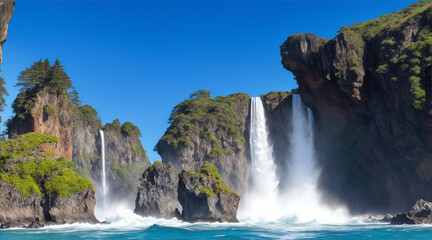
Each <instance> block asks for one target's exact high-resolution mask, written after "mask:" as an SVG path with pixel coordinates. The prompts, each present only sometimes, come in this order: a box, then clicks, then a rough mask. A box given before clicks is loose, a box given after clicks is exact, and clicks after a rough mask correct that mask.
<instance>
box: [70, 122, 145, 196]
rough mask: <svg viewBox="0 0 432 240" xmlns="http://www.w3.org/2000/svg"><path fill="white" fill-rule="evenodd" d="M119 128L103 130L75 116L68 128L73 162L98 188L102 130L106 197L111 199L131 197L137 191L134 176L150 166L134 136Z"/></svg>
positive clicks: (138, 141) (137, 176) (138, 175)
mask: <svg viewBox="0 0 432 240" xmlns="http://www.w3.org/2000/svg"><path fill="white" fill-rule="evenodd" d="M118 125H119V128H118V129H115V130H111V131H107V130H106V129H104V127H102V126H101V125H99V124H97V123H96V122H94V121H88V120H87V119H85V118H83V117H75V118H74V120H73V129H72V145H73V158H72V159H73V161H74V162H76V163H77V164H78V167H79V168H78V169H77V171H78V172H79V173H80V174H81V175H83V176H87V177H88V178H89V179H92V181H93V182H94V183H95V185H96V187H97V189H100V188H101V186H100V184H99V183H100V179H101V177H102V172H101V164H102V163H101V158H100V156H101V136H100V132H99V130H101V129H104V135H105V163H106V166H107V167H106V171H107V175H106V176H107V181H108V183H109V186H110V189H109V192H110V196H112V198H113V199H124V200H131V201H130V202H132V201H133V200H134V199H135V197H136V193H137V186H138V179H139V178H140V176H141V174H142V172H143V171H144V170H145V169H146V168H148V167H149V166H150V161H149V159H148V157H147V155H146V152H145V150H144V148H143V147H142V144H141V141H140V140H139V137H138V136H134V135H131V134H128V133H127V132H125V131H123V130H122V129H121V125H120V123H118Z"/></svg>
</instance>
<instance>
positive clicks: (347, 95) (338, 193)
mask: <svg viewBox="0 0 432 240" xmlns="http://www.w3.org/2000/svg"><path fill="white" fill-rule="evenodd" d="M431 11H432V8H431V3H430V2H418V3H415V4H413V5H411V6H409V7H408V8H406V9H404V10H402V11H399V12H396V13H394V14H391V15H386V16H383V17H381V18H378V19H374V20H371V21H368V22H365V23H362V24H359V25H357V26H353V27H342V28H341V31H340V33H339V34H338V35H337V36H336V37H335V38H334V39H332V40H327V39H323V38H319V37H318V36H316V35H313V34H295V35H292V36H290V37H289V38H288V39H287V41H286V42H285V43H284V44H282V46H281V56H282V64H283V66H284V67H285V68H286V69H287V70H289V71H291V72H293V74H294V75H295V76H296V79H297V82H298V84H299V88H300V94H301V97H302V100H303V102H304V103H305V105H307V106H308V107H309V108H311V109H312V111H313V113H314V116H315V119H316V125H317V126H316V136H315V142H316V149H317V158H318V165H319V167H320V168H321V169H322V171H321V175H320V178H319V183H320V187H321V188H322V189H323V190H324V191H325V192H326V195H327V197H328V198H329V199H331V200H339V201H342V202H344V203H346V204H348V206H349V207H350V210H351V211H353V212H358V213H363V212H370V211H374V212H381V213H385V212H398V211H406V210H409V208H410V207H411V206H412V204H413V203H414V202H416V201H417V200H418V199H420V198H424V199H432V188H430V186H431V183H432V150H431V149H432V138H431V137H432V128H431V126H432V115H431V112H432V111H431V110H432V101H431V100H432V99H431V93H432V92H431V88H430V86H431V73H432V71H431V59H432V57H431V56H432V48H431V46H432V42H431V41H430V39H431V37H432V35H431V31H430V26H431V25H432V13H431Z"/></svg>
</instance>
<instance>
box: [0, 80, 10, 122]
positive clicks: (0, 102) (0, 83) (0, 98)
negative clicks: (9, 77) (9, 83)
mask: <svg viewBox="0 0 432 240" xmlns="http://www.w3.org/2000/svg"><path fill="white" fill-rule="evenodd" d="M5 84H6V83H5V81H4V78H2V77H1V76H0V112H3V110H4V107H5V106H6V100H5V98H4V96H9V95H8V92H7V90H6V87H5V86H4V85H5ZM1 120H2V119H1V116H0V123H1Z"/></svg>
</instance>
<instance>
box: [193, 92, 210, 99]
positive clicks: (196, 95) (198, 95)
mask: <svg viewBox="0 0 432 240" xmlns="http://www.w3.org/2000/svg"><path fill="white" fill-rule="evenodd" d="M199 97H210V92H209V91H206V90H198V91H196V92H194V93H192V94H191V95H189V99H193V98H199Z"/></svg>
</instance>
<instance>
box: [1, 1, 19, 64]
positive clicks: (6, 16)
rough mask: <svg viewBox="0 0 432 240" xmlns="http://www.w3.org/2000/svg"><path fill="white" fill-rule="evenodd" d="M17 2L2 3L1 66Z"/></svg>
mask: <svg viewBox="0 0 432 240" xmlns="http://www.w3.org/2000/svg"><path fill="white" fill-rule="evenodd" d="M14 7H15V1H13V0H12V1H4V2H0V64H1V62H2V46H3V43H4V42H5V41H6V39H7V30H8V26H9V21H10V19H11V17H12V14H13V12H14Z"/></svg>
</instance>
